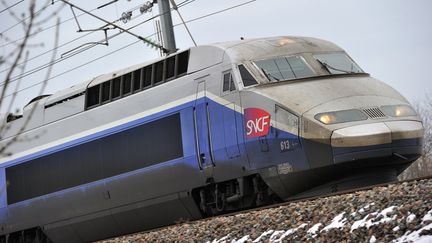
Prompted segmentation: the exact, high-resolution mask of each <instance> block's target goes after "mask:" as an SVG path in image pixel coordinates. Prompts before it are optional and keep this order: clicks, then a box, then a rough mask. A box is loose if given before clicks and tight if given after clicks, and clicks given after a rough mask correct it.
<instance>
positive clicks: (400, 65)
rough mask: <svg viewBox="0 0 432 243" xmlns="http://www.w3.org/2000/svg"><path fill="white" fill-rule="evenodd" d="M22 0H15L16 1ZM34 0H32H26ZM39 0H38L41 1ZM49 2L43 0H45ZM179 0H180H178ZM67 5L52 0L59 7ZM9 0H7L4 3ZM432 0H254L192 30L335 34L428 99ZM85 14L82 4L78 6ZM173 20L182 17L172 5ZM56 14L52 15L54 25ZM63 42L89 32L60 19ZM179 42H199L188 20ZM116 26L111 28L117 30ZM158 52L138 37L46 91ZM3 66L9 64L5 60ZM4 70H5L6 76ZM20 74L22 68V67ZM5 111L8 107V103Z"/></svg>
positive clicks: (4, 17)
mask: <svg viewBox="0 0 432 243" xmlns="http://www.w3.org/2000/svg"><path fill="white" fill-rule="evenodd" d="M16 1H17V0H9V1H8V3H9V5H11V4H12V3H15V2H16ZM246 1H247V0H243V1H242V0H230V1H228V0H223V1H222V0H219V1H209V0H196V1H193V2H191V3H190V4H189V5H187V6H185V7H184V8H181V9H180V10H181V13H182V15H183V17H184V18H185V19H186V20H187V19H192V18H195V17H198V16H201V15H204V14H207V13H211V12H214V11H218V10H221V9H224V8H227V7H230V6H233V5H236V4H239V3H242V2H246ZM26 2H28V1H25V2H24V3H26ZM38 2H39V1H38ZM40 2H42V1H40ZM72 2H73V3H75V4H77V5H78V6H80V7H83V8H85V9H87V10H90V9H93V8H95V7H97V6H100V5H102V4H104V3H106V2H109V1H108V0H106V1H102V0H97V1H85V2H84V1H72ZM177 2H180V1H179V0H177ZM24 3H22V4H20V5H18V6H17V7H15V8H13V10H15V11H18V12H22V11H24V10H25V9H24V7H26V4H24ZM140 3H142V1H136V0H131V1H126V0H120V1H119V2H118V3H116V4H112V5H110V6H108V7H106V8H104V9H103V10H101V11H95V12H94V13H95V14H97V15H99V16H103V17H104V18H106V19H109V20H114V19H117V18H118V17H119V16H120V15H121V13H122V12H123V11H125V10H128V9H130V8H132V7H135V6H137V5H139V4H140ZM59 6H60V5H59V4H55V5H54V6H51V7H49V9H50V10H51V11H52V10H54V9H57V8H58V7H59ZM3 8H4V6H2V7H0V9H3ZM431 11H432V1H430V0H415V1H408V0H404V1H403V0H380V1H377V0H362V1H359V0H357V1H354V0H327V1H316V0H315V1H313V0H297V1H294V0H284V1H282V0H257V1H255V2H253V3H250V4H248V5H245V6H243V7H240V8H236V9H233V10H230V11H227V12H224V13H221V14H218V15H214V16H211V17H208V18H205V19H202V20H199V21H196V22H192V23H190V24H189V27H190V30H191V32H192V34H193V36H194V38H195V39H196V41H197V43H198V44H199V45H203V44H208V43H213V42H221V41H229V40H237V39H239V38H240V37H245V38H255V37H267V36H279V35H298V36H311V37H318V38H322V39H326V40H329V41H331V42H334V43H336V44H337V45H339V46H341V47H342V48H344V49H345V50H346V51H347V52H348V53H349V54H350V55H351V56H352V57H353V59H354V60H355V61H356V62H357V63H358V64H359V65H360V66H361V67H362V68H363V69H364V70H365V71H366V72H368V73H370V74H371V75H372V76H374V77H376V78H378V79H380V80H382V81H384V82H386V83H387V84H389V85H391V86H393V87H394V88H395V89H397V90H398V91H399V92H401V93H402V94H403V95H404V96H405V97H407V98H408V99H409V100H410V101H412V102H413V101H414V102H415V101H419V100H422V99H423V97H424V96H425V94H426V93H430V94H431V93H432V84H431V82H432V78H431V75H430V72H429V70H430V63H431V61H430V60H431V59H432V47H431V43H432V28H431V27H430V26H429V25H430V24H431V23H432V14H431ZM77 14H79V11H77ZM155 14H157V6H156V7H155V8H154V9H153V12H152V13H148V14H145V15H143V16H140V17H138V18H137V19H135V20H133V21H131V22H130V23H128V24H121V26H122V27H129V26H132V25H135V24H137V23H139V22H141V21H143V20H145V19H147V18H149V17H151V16H152V15H155ZM59 16H60V17H61V20H66V19H67V18H70V17H71V16H72V14H71V11H70V9H69V8H64V9H63V10H62V11H61V12H60V14H59ZM173 18H174V22H175V23H178V22H179V19H178V17H177V14H176V13H173ZM79 20H80V24H81V26H82V28H93V27H97V26H99V25H101V22H98V21H96V20H94V19H93V18H91V17H88V16H84V17H80V18H79ZM0 23H1V24H0V31H3V30H4V29H6V28H7V27H9V26H11V25H12V24H14V23H16V22H15V20H14V19H13V18H11V17H10V16H9V15H8V14H7V13H6V12H4V13H1V14H0ZM51 24H53V22H52V21H51V22H47V23H45V26H50V25H51ZM60 27H61V28H60V44H62V43H64V42H67V41H69V40H71V39H73V38H76V37H78V36H82V35H84V34H83V33H76V30H77V27H76V24H75V22H74V21H69V22H66V23H64V24H62V25H61V26H60ZM133 32H135V33H137V34H140V35H143V36H147V35H149V34H152V33H154V26H153V22H152V21H150V22H148V23H146V24H143V25H141V26H140V27H138V28H136V29H134V30H133ZM175 32H176V40H177V45H178V47H179V48H181V49H185V48H188V47H190V46H192V45H193V43H192V41H191V40H190V38H189V37H188V36H187V34H186V31H185V29H184V27H183V26H179V27H177V28H176V29H175ZM114 33H116V31H111V32H109V34H114ZM4 35H5V36H7V37H8V38H10V39H12V40H14V39H16V38H18V37H21V36H22V35H23V33H22V30H21V28H14V29H12V30H11V31H8V32H5V33H4ZM53 36H54V28H53V29H51V30H49V31H44V32H42V33H41V34H39V35H38V36H37V38H35V39H33V40H32V43H41V42H43V43H44V47H43V48H32V49H31V55H37V54H39V53H41V52H43V51H45V50H48V49H51V48H52V45H53V43H52V40H53ZM102 37H103V33H93V34H91V35H89V36H87V37H86V38H83V39H81V40H79V41H77V42H74V43H71V44H69V45H67V46H64V47H62V48H60V49H59V52H58V53H57V56H58V57H59V56H60V54H61V53H64V52H66V51H68V50H70V49H72V48H74V47H77V46H78V45H80V44H82V43H85V42H87V41H97V40H99V39H101V38H102ZM135 40H136V39H134V38H132V37H131V36H128V35H126V34H122V35H121V36H119V37H117V38H114V39H112V40H110V42H109V46H108V47H107V46H97V47H95V48H92V49H91V50H88V51H86V52H83V53H81V54H79V55H76V56H74V57H72V58H70V59H67V60H65V61H63V62H61V63H59V64H58V65H55V66H54V69H53V75H56V74H59V73H62V72H64V71H65V70H68V69H71V68H73V67H75V66H78V65H80V64H82V63H84V62H86V61H88V60H91V59H94V58H96V57H99V56H102V55H104V54H106V53H108V52H111V51H113V50H116V49H118V48H120V47H122V46H124V45H126V44H128V43H131V42H133V41H135ZM5 43H7V40H4V39H3V40H1V42H0V45H2V48H0V55H4V54H5V53H7V52H8V51H9V50H11V49H10V48H11V47H12V46H11V45H7V46H3V45H4V44H5ZM155 57H158V52H156V51H154V50H152V49H150V48H148V47H147V46H145V45H144V44H141V43H139V44H135V45H133V46H131V47H129V48H126V49H124V50H122V51H119V52H117V53H115V54H113V55H110V56H108V57H106V58H103V59H101V60H98V61H96V62H93V63H91V64H89V65H86V66H85V67H82V68H79V69H77V70H75V71H72V72H70V73H68V74H65V75H62V76H60V77H58V78H55V79H53V80H50V82H49V86H48V87H47V89H46V91H45V92H44V93H54V92H56V91H58V90H61V89H64V88H67V87H69V86H72V85H74V84H76V83H79V82H83V81H86V80H89V79H91V78H92V77H95V76H97V75H99V74H102V73H107V72H112V71H114V70H118V69H121V68H124V67H127V66H130V65H133V64H137V63H140V62H145V61H148V60H150V59H151V58H155ZM48 60H49V55H46V56H43V57H41V58H38V59H35V60H33V61H31V62H30V63H29V65H28V66H27V68H28V69H31V68H34V67H37V66H39V65H41V64H44V63H45V62H47V61H48ZM0 68H1V70H3V69H4V68H5V65H3V66H1V67H0ZM4 74H5V73H1V74H0V75H1V78H2V80H3V78H4ZM17 74H18V73H17ZM42 74H44V72H42V73H37V74H34V75H30V76H28V77H26V78H24V79H23V80H22V82H21V86H20V87H21V88H25V87H28V86H30V85H32V84H35V83H38V82H40V81H41V80H42V79H43V77H44V76H43V75H42ZM38 90H39V87H38V86H36V87H34V88H31V89H28V90H26V91H23V92H20V95H19V97H18V99H17V101H16V105H15V106H16V107H17V108H22V107H23V106H24V105H25V104H26V103H27V102H28V101H29V100H30V99H32V98H33V97H34V96H36V95H37V93H38ZM1 112H4V110H3V109H2V110H1Z"/></svg>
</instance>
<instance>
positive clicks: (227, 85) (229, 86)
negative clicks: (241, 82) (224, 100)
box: [222, 71, 236, 93]
mask: <svg viewBox="0 0 432 243" xmlns="http://www.w3.org/2000/svg"><path fill="white" fill-rule="evenodd" d="M222 79H223V84H222V92H223V93H225V92H229V91H233V90H236V88H235V84H234V80H233V78H232V74H231V71H228V72H225V73H223V78H222Z"/></svg>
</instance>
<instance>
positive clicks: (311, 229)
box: [307, 223, 322, 238]
mask: <svg viewBox="0 0 432 243" xmlns="http://www.w3.org/2000/svg"><path fill="white" fill-rule="evenodd" d="M321 225H322V224H321V223H317V224H315V225H314V226H312V228H310V229H309V230H308V231H307V233H308V234H309V235H312V238H315V236H316V233H317V231H318V230H319V227H320V226H321Z"/></svg>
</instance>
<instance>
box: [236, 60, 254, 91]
mask: <svg viewBox="0 0 432 243" xmlns="http://www.w3.org/2000/svg"><path fill="white" fill-rule="evenodd" d="M238 68H239V71H240V76H241V78H242V81H243V85H244V86H245V87H247V86H251V85H255V84H258V82H257V81H256V80H255V78H254V77H253V76H252V74H250V72H249V71H248V70H247V69H246V68H245V67H244V66H243V65H242V64H240V65H239V66H238Z"/></svg>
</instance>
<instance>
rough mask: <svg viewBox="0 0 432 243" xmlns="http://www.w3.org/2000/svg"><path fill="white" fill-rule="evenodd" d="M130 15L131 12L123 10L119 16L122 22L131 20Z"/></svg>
mask: <svg viewBox="0 0 432 243" xmlns="http://www.w3.org/2000/svg"><path fill="white" fill-rule="evenodd" d="M131 17H132V12H131V11H129V12H123V13H122V16H121V20H122V21H123V23H125V24H126V23H127V22H128V21H129V20H131Z"/></svg>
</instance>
